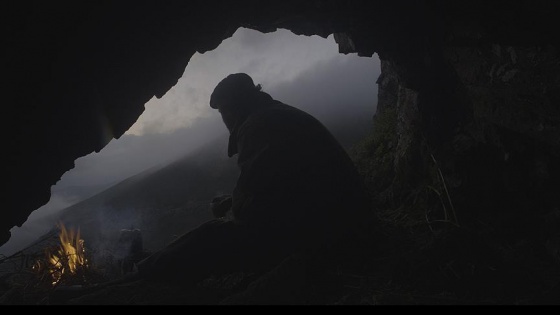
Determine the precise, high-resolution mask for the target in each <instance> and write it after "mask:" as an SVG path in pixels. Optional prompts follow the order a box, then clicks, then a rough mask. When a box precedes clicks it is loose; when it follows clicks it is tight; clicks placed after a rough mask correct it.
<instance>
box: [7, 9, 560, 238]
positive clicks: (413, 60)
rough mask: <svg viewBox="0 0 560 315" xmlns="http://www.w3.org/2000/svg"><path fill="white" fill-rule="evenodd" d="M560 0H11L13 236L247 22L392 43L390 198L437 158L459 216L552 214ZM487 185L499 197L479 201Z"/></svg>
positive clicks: (381, 45)
mask: <svg viewBox="0 0 560 315" xmlns="http://www.w3.org/2000/svg"><path fill="white" fill-rule="evenodd" d="M553 8H554V2H553V1H516V2H514V3H512V2H511V1H478V0H476V1H437V0H431V1H430V0H426V1H416V0H397V1H394V0H391V1H386V0H385V1H383V0H375V1H373V0H369V1H365V0H360V1H343V0H319V1H294V0H285V1H277V2H273V1H271V2H268V3H267V4H266V5H265V4H263V3H262V2H261V1H255V0H243V1H219V0H207V1H153V2H152V1H130V2H129V1H117V2H116V1H97V2H95V4H93V3H91V4H77V3H76V2H73V1H60V2H56V3H51V2H47V1H21V2H18V3H17V4H11V5H9V6H8V7H7V8H6V9H5V10H3V12H2V24H3V27H2V30H3V32H4V34H3V35H4V36H3V38H4V43H5V45H4V47H5V48H4V49H5V50H6V51H7V54H6V56H5V57H4V58H3V60H2V67H3V72H2V73H3V77H4V84H3V86H2V89H3V91H4V93H2V94H3V95H4V97H5V101H4V102H5V106H4V107H5V108H6V109H7V110H8V112H7V114H6V116H5V117H6V118H7V119H6V121H7V122H8V123H7V124H4V125H3V127H2V128H3V134H4V135H5V136H4V139H5V142H4V144H3V145H4V147H5V150H4V152H5V154H4V155H5V156H7V157H8V159H7V162H6V164H5V165H6V166H5V169H6V170H7V178H8V182H7V183H6V185H4V186H5V187H7V188H6V189H7V191H5V193H4V196H5V197H6V199H7V200H6V199H5V204H4V207H3V209H2V211H1V213H0V218H1V220H0V243H4V242H5V241H6V240H7V238H8V236H9V233H8V231H9V229H10V228H11V227H13V226H15V225H21V224H23V223H24V222H25V220H26V219H27V217H28V215H29V214H30V213H31V212H32V211H33V210H35V209H37V208H39V207H40V206H42V205H43V204H45V203H46V202H47V201H48V200H49V197H50V187H51V186H52V185H54V184H56V182H57V181H58V179H59V178H60V177H61V176H62V175H63V174H64V173H65V172H66V171H68V170H70V169H71V168H73V163H74V161H75V159H77V158H79V157H82V156H85V155H87V154H89V153H91V152H94V151H99V150H101V149H102V148H103V147H104V146H105V145H106V144H107V143H108V142H109V141H110V140H111V139H113V138H118V137H120V136H121V135H122V134H123V133H124V132H125V131H126V130H127V129H128V128H129V127H130V126H131V125H132V124H133V123H134V122H135V121H136V119H137V118H138V117H139V115H140V114H141V113H142V111H143V109H144V107H143V106H144V104H145V103H146V102H147V101H148V100H149V99H151V98H152V97H153V96H158V97H161V96H163V95H164V94H165V93H166V91H168V90H169V89H170V88H171V87H172V86H173V85H174V84H175V83H176V82H177V80H178V79H179V78H180V77H181V75H182V74H183V72H184V70H185V67H186V66H187V64H188V61H189V59H190V57H191V56H192V55H193V54H194V53H195V52H205V51H208V50H212V49H214V48H216V47H217V46H218V45H219V44H220V43H221V41H222V40H224V39H225V38H227V37H229V36H231V35H232V34H233V33H234V32H235V30H236V29H237V28H239V27H249V28H253V29H256V30H260V31H263V32H271V31H274V30H276V29H277V28H286V29H289V30H291V31H293V32H294V33H296V34H301V35H320V36H323V37H326V36H328V35H330V34H333V33H334V34H335V38H336V40H337V42H338V43H339V46H340V51H341V53H352V52H357V53H359V54H360V55H363V56H371V55H372V54H374V53H378V54H379V56H380V58H381V59H382V61H383V74H382V77H381V78H379V80H378V83H379V84H380V99H379V102H380V107H379V108H380V109H379V112H378V114H377V117H376V121H377V123H378V125H383V122H382V120H383V119H385V120H387V121H386V122H385V123H386V125H387V126H388V127H387V130H388V131H389V132H388V133H387V135H386V137H385V138H384V139H385V140H388V139H391V141H388V143H387V146H386V147H385V148H384V150H385V153H386V157H385V162H384V163H385V164H384V166H386V168H387V169H386V170H385V171H386V173H385V175H386V176H385V177H384V179H385V181H386V182H387V183H386V185H383V184H379V187H377V188H379V190H380V196H385V197H384V198H385V200H387V199H392V200H398V198H399V194H400V196H401V197H402V196H405V195H406V194H407V193H409V192H410V191H412V190H414V188H415V187H418V186H419V185H421V183H422V181H423V179H425V178H427V177H429V176H428V175H426V174H429V173H430V169H431V168H432V166H433V165H432V163H434V162H433V160H435V161H436V162H438V168H439V169H440V170H441V171H442V173H444V174H445V178H446V180H447V182H448V186H449V187H450V190H451V194H452V195H453V196H454V201H455V204H456V205H458V206H457V207H458V209H457V212H458V216H459V220H461V221H467V222H468V221H469V220H471V221H475V220H476V218H477V217H478V216H479V214H480V213H485V212H486V211H489V210H500V211H504V212H506V213H510V212H511V213H514V215H515V216H525V215H529V216H536V214H535V213H538V214H539V215H541V214H542V215H549V213H554V211H558V208H557V205H558V203H557V200H558V199H557V198H558V197H557V193H554V189H551V187H554V186H551V185H558V176H557V175H558V166H557V165H556V164H555V163H554V162H555V161H558V157H559V143H558V141H559V140H558V139H560V135H559V133H560V131H559V127H558V122H559V119H560V113H559V111H558V108H559V105H558V104H559V95H560V92H559V86H560V82H559V75H558V73H559V71H558V70H559V52H558V46H559V45H558V43H560V40H559V33H558V31H556V30H557V29H558V28H557V27H555V26H557V25H556V24H557V22H555V20H556V18H557V17H556V16H555V14H554V12H555V11H554V10H553ZM376 79H377V78H372V84H373V83H374V82H375V80H376ZM6 96H8V98H7V100H6ZM391 122H394V123H391ZM381 151H383V150H381ZM6 153H7V154H6ZM373 159H374V157H373V156H372V160H373ZM430 165H432V166H430ZM379 171H383V170H382V169H381V170H379ZM556 187H558V186H556ZM381 188H383V189H381ZM381 190H382V191H383V192H382V193H381ZM388 192H390V193H388ZM519 192H522V193H519ZM389 195H390V196H389ZM388 196H389V197H388ZM380 198H381V197H380ZM481 198H485V199H488V202H487V203H481V202H477V203H475V202H473V200H478V201H480V200H481ZM504 201H505V203H503V202H504ZM481 204H484V205H486V206H485V207H482V208H481ZM537 205H538V206H537ZM555 205H556V206H555ZM536 208H538V209H536ZM508 209H509V210H508ZM511 209H515V210H511ZM554 209H556V210H554ZM534 211H537V212H534Z"/></svg>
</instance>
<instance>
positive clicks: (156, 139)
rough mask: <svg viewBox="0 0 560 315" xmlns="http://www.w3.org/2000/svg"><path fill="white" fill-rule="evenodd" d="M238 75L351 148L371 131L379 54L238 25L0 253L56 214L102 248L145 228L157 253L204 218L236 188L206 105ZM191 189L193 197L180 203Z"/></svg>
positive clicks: (221, 136)
mask: <svg viewBox="0 0 560 315" xmlns="http://www.w3.org/2000/svg"><path fill="white" fill-rule="evenodd" d="M238 72H245V73H248V74H250V75H251V76H252V77H253V78H254V80H255V82H256V83H257V84H261V85H262V86H263V90H264V91H266V92H267V93H270V94H271V96H273V97H274V98H275V99H278V100H280V101H282V102H284V103H286V104H290V105H292V106H294V107H296V108H300V109H302V110H304V111H306V112H308V113H310V114H312V115H313V116H315V117H316V118H318V119H319V120H320V121H321V122H322V123H323V124H324V125H325V126H326V127H327V128H328V129H329V130H330V131H331V132H332V133H333V135H335V137H336V138H337V139H338V140H339V142H341V143H342V144H343V146H344V147H345V148H346V149H348V150H350V149H351V148H352V146H353V145H355V144H356V143H357V142H358V141H359V140H361V139H362V138H364V137H365V136H366V135H367V134H368V133H370V132H371V125H372V121H373V116H374V114H375V111H376V104H377V84H376V81H377V79H378V77H379V75H380V72H381V69H380V61H379V59H378V56H377V55H374V56H373V57H372V58H369V57H360V56H357V55H354V54H341V53H340V52H339V47H338V44H337V43H336V41H335V39H334V36H333V35H331V36H328V37H327V38H322V37H319V36H310V37H308V36H298V35H295V34H294V33H292V32H290V31H287V30H282V29H280V30H277V31H276V32H274V33H266V34H265V33H261V32H258V31H255V30H251V29H246V28H240V29H238V31H237V32H236V33H235V34H234V35H233V36H232V37H231V38H229V39H226V40H224V41H223V42H222V44H221V45H220V46H219V47H218V48H216V49H215V50H212V51H209V52H206V53H203V54H199V53H196V54H195V55H193V57H192V58H191V60H190V62H189V64H188V66H187V68H186V69H185V73H184V75H183V77H182V78H181V79H180V80H179V81H178V82H177V84H176V85H175V86H174V87H173V88H171V89H170V90H169V91H168V93H167V94H166V95H164V96H163V97H161V98H157V97H154V98H152V99H151V100H150V101H149V102H148V103H146V105H145V111H144V113H143V114H142V115H141V116H140V118H139V119H138V121H137V122H136V123H135V124H134V125H133V126H132V127H131V128H130V129H129V130H128V131H127V132H126V133H125V134H124V135H123V136H122V137H120V138H119V139H114V140H112V141H111V142H110V143H109V144H108V145H107V146H106V147H105V148H104V149H103V150H101V151H100V152H98V153H92V154H90V155H88V156H85V157H83V158H79V159H77V160H76V162H75V167H74V169H72V170H70V171H68V172H67V173H66V174H64V175H63V176H62V178H61V180H60V181H59V182H58V183H57V184H56V185H54V186H53V187H52V189H51V192H52V196H51V199H50V201H49V203H47V204H46V205H44V206H43V207H41V208H39V209H37V210H36V211H35V212H33V213H32V214H31V216H30V217H29V219H28V220H27V222H26V223H25V224H24V225H23V226H22V227H15V228H13V229H12V230H11V233H12V237H11V239H10V241H9V242H8V243H6V244H5V245H4V246H2V247H1V248H0V253H1V254H2V255H4V256H10V255H12V254H14V253H16V252H18V251H20V250H22V249H24V248H27V246H29V245H30V244H34V243H35V242H36V241H37V240H38V239H40V238H41V237H42V236H44V235H46V234H48V233H49V232H50V231H52V229H53V228H54V227H55V226H56V223H57V222H58V221H59V220H60V219H61V218H63V220H64V221H65V222H68V224H71V225H72V226H79V227H80V229H81V231H82V235H83V236H84V239H86V240H87V241H88V242H89V243H90V244H92V245H93V246H95V248H96V249H97V248H103V249H100V250H99V251H100V252H102V251H103V250H104V248H108V247H109V246H108V245H107V243H108V242H115V239H116V238H117V235H118V233H119V231H121V230H123V229H140V230H142V232H143V237H144V243H145V244H144V245H145V247H146V248H147V249H149V250H154V251H155V250H158V249H161V248H162V247H164V246H165V245H167V244H169V243H170V242H172V241H173V239H174V238H176V237H177V236H178V235H180V234H182V233H184V232H187V231H188V230H190V229H192V228H194V227H196V226H198V225H199V224H201V223H202V222H204V221H205V220H207V219H210V217H209V215H210V212H209V210H208V202H209V201H210V200H211V198H212V196H215V195H218V194H222V193H226V192H227V189H228V188H233V186H234V183H235V182H234V180H235V176H236V175H237V168H236V166H235V161H234V159H232V160H228V159H227V130H226V128H225V126H224V125H223V122H222V121H221V117H220V116H219V114H218V113H217V112H215V111H213V110H211V109H210V108H209V106H208V100H209V98H210V94H211V92H212V89H213V88H214V87H215V86H216V85H217V83H218V82H219V81H220V80H221V79H223V78H224V77H226V76H227V75H228V74H231V73H238ZM197 156H198V158H197ZM201 156H202V157H203V158H200V157H201ZM212 165H214V167H212ZM180 176H183V178H178V177H180ZM189 177H192V179H191V180H190V181H189V180H187V181H186V179H188V178H189ZM147 181H152V183H148V182H147ZM218 181H221V182H222V183H221V184H216V183H217V182H218ZM154 183H155V184H154ZM191 193H192V194H194V195H196V196H195V197H189V198H185V196H188V195H190V194H191ZM138 195H141V196H142V197H141V198H136V197H135V196H138ZM156 214H157V216H156Z"/></svg>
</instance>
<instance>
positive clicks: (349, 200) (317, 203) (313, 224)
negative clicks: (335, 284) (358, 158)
mask: <svg viewBox="0 0 560 315" xmlns="http://www.w3.org/2000/svg"><path fill="white" fill-rule="evenodd" d="M210 106H211V107H212V108H213V109H217V110H219V112H220V114H221V115H222V118H223V121H224V123H225V125H226V127H227V129H228V130H229V132H230V139H229V150H228V151H229V156H230V157H234V156H236V155H237V156H238V165H239V168H240V170H241V174H240V176H239V179H238V182H237V185H236V187H235V189H234V190H233V194H232V195H231V196H227V197H222V198H216V199H215V200H214V206H213V209H212V210H213V212H214V214H215V216H216V217H218V220H216V221H212V222H209V223H207V224H205V225H203V226H201V227H199V228H198V229H196V230H194V231H192V232H190V233H188V234H186V235H185V236H183V237H182V238H180V239H178V240H177V241H176V242H174V243H173V244H171V245H170V246H169V247H167V248H165V249H163V250H162V251H161V252H159V253H156V254H155V255H153V256H151V257H150V258H148V259H146V260H144V261H143V262H141V263H140V264H139V266H138V267H139V270H140V274H141V275H144V276H146V277H149V278H154V279H161V280H166V279H167V280H178V281H181V282H182V281H193V283H194V282H197V281H200V280H203V279H204V278H206V277H208V276H209V275H210V274H212V273H224V272H232V271H265V270H268V269H270V268H273V267H274V266H275V265H277V264H278V263H280V262H281V261H282V260H283V259H285V258H287V257H288V256H290V255H293V254H297V253H309V252H314V251H334V252H336V251H338V250H340V249H342V248H344V247H345V246H346V245H345V244H347V242H353V241H354V242H355V240H356V237H358V236H359V234H360V233H361V232H362V231H363V229H364V228H365V223H366V222H369V216H370V209H369V207H368V204H369V203H368V198H367V197H366V193H365V189H364V187H363V184H362V181H361V178H360V176H359V175H358V173H357V171H356V169H355V167H354V165H353V163H352V161H351V160H350V158H349V157H348V155H347V153H346V152H345V150H344V149H343V148H342V147H341V145H340V144H339V143H338V142H337V141H336V140H335V138H334V137H333V136H332V135H331V134H330V133H329V131H328V130H327V129H326V128H325V127H324V126H323V125H322V124H321V123H320V122H319V121H318V120H316V119H315V118H314V117H312V116H310V115H309V114H307V113H305V112H303V111H301V110H298V109H296V108H294V107H291V106H288V105H285V104H283V103H281V102H279V101H276V100H274V99H273V98H272V97H271V96H270V95H268V94H266V93H264V92H262V91H261V88H260V86H255V84H254V83H253V80H252V79H251V77H249V76H248V75H247V74H243V73H239V74H232V75H230V76H228V77H227V78H225V79H224V80H223V81H222V82H220V83H219V84H218V86H217V87H216V89H215V90H214V92H213V94H212V97H211V100H210ZM228 214H229V217H230V219H224V218H225V217H227V216H228Z"/></svg>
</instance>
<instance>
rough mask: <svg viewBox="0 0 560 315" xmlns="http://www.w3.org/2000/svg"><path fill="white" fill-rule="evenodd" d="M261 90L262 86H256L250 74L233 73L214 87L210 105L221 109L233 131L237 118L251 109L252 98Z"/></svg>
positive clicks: (229, 127)
mask: <svg viewBox="0 0 560 315" xmlns="http://www.w3.org/2000/svg"><path fill="white" fill-rule="evenodd" d="M260 91H261V87H260V86H255V83H253V79H252V78H251V77H250V76H249V75H247V74H245V73H236V74H231V75H229V76H227V77H226V78H225V79H223V80H222V81H221V82H220V83H219V84H218V85H217V86H216V88H215V89H214V92H213V93H212V96H211V98H210V107H212V108H213V109H217V110H219V111H220V114H222V118H223V120H224V123H225V124H226V127H227V128H228V129H229V130H230V131H232V129H233V128H234V127H235V124H236V122H237V120H238V119H239V118H240V117H241V116H243V114H245V113H246V112H247V111H248V110H249V108H250V106H252V100H253V99H255V96H256V95H258V94H259V93H260Z"/></svg>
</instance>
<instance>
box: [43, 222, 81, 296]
mask: <svg viewBox="0 0 560 315" xmlns="http://www.w3.org/2000/svg"><path fill="white" fill-rule="evenodd" d="M58 228H59V229H60V234H59V240H60V244H59V245H56V246H51V247H47V248H46V249H45V255H44V257H43V258H41V259H38V260H37V261H36V262H35V264H34V265H33V270H34V271H35V272H36V273H37V274H38V275H39V276H40V279H41V281H47V282H49V283H50V285H52V286H53V287H54V286H57V285H59V284H61V283H67V284H79V283H80V282H82V283H83V282H85V281H86V280H87V279H85V277H86V275H87V273H88V269H89V264H88V259H87V257H86V249H85V246H84V240H83V239H82V238H81V237H80V229H77V230H74V229H67V228H66V227H65V226H64V224H63V223H59V224H58Z"/></svg>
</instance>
